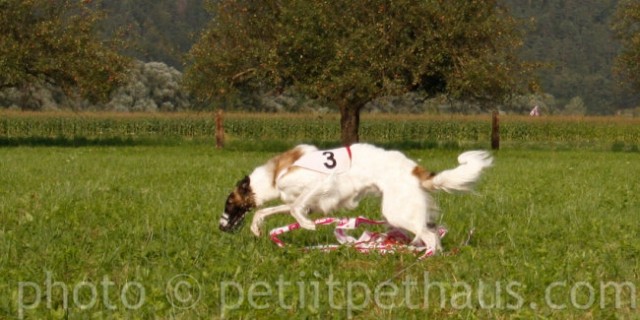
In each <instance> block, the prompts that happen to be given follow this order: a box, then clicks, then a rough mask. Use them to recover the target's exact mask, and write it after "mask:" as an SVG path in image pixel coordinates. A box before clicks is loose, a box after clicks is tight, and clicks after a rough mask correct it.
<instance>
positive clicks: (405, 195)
mask: <svg viewBox="0 0 640 320" xmlns="http://www.w3.org/2000/svg"><path fill="white" fill-rule="evenodd" d="M458 162H459V163H460V165H459V166H458V167H457V168H455V169H450V170H445V171H442V172H440V173H438V174H435V173H430V172H428V171H427V170H425V169H424V168H422V167H421V166H419V165H418V164H416V162H414V161H412V160H411V159H409V158H407V157H406V156H405V155H404V154H402V153H400V152H398V151H388V150H384V149H381V148H378V147H375V146H372V145H369V144H354V145H351V146H350V147H343V148H338V149H333V150H320V151H319V150H318V149H317V148H316V147H314V146H310V145H299V146H297V147H295V148H294V149H292V150H289V151H287V152H285V153H283V154H280V155H278V156H276V157H274V158H272V159H271V160H269V161H268V162H267V163H266V164H264V165H262V166H260V167H257V168H256V169H255V170H254V171H253V172H252V173H251V174H250V175H249V176H246V177H244V179H242V180H240V181H239V182H238V184H237V185H236V188H235V190H234V191H233V192H232V193H231V194H230V195H229V197H228V198H227V201H226V205H225V210H224V213H223V214H222V218H221V219H220V229H221V230H223V231H233V230H235V229H237V227H238V226H240V224H241V222H242V220H243V219H244V216H245V214H246V213H247V212H248V211H249V210H251V209H253V208H257V207H260V206H262V205H263V204H264V203H265V202H266V201H270V200H274V199H278V198H279V199H280V200H282V202H283V203H284V204H282V205H279V206H275V207H270V208H264V209H261V210H258V211H257V212H256V213H255V215H254V217H253V223H252V224H251V231H252V232H253V233H254V234H255V235H256V236H259V235H260V226H261V225H262V223H263V221H264V219H265V218H266V217H268V216H270V215H273V214H277V213H290V214H291V215H292V216H293V217H294V218H295V219H296V220H297V222H298V223H299V224H300V226H301V227H303V228H305V229H315V224H314V223H313V221H312V220H310V219H309V218H308V216H307V214H308V213H310V212H321V213H323V214H328V213H330V212H333V211H335V210H338V209H342V208H345V209H354V208H356V207H357V206H358V203H359V202H360V200H361V199H362V198H363V197H364V196H365V195H368V194H374V195H379V196H381V197H382V215H383V216H384V217H385V219H386V220H387V222H388V223H389V224H390V225H391V226H394V227H397V228H401V229H404V230H407V231H409V232H411V233H413V234H414V235H415V238H414V242H418V241H422V242H423V244H424V245H426V246H427V248H428V249H427V250H428V251H427V252H428V253H431V254H433V253H435V252H436V250H439V249H440V240H439V237H438V235H437V233H436V230H435V228H436V223H435V219H436V217H437V214H438V208H437V206H436V204H435V203H434V201H433V199H432V197H431V196H430V194H429V191H435V190H444V191H446V192H456V191H457V192H466V191H470V190H471V189H472V187H473V185H474V184H475V182H476V181H477V180H478V178H479V177H480V174H481V172H482V170H483V169H484V168H487V167H489V166H491V163H492V157H491V155H490V154H489V153H488V152H486V151H468V152H465V153H462V154H461V155H460V156H458ZM429 251H430V252H429Z"/></svg>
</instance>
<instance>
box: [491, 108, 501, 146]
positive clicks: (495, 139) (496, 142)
mask: <svg viewBox="0 0 640 320" xmlns="http://www.w3.org/2000/svg"><path fill="white" fill-rule="evenodd" d="M491 149H493V150H499V149H500V122H499V120H498V111H493V113H491Z"/></svg>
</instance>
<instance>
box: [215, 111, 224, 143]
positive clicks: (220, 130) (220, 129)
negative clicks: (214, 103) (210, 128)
mask: <svg viewBox="0 0 640 320" xmlns="http://www.w3.org/2000/svg"><path fill="white" fill-rule="evenodd" d="M223 147H224V125H223V121H222V109H218V111H217V112H216V149H222V148H223Z"/></svg>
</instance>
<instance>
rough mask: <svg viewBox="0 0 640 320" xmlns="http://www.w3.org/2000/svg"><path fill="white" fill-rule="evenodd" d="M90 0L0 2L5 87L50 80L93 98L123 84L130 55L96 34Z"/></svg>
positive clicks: (0, 72)
mask: <svg viewBox="0 0 640 320" xmlns="http://www.w3.org/2000/svg"><path fill="white" fill-rule="evenodd" d="M90 2H91V1H77V0H76V1H72V0H60V1H50V0H3V1H0V89H4V88H10V87H13V88H17V89H18V90H22V91H25V90H27V89H25V88H27V87H29V86H32V85H41V84H42V83H47V84H50V85H53V86H56V87H59V88H62V89H63V90H64V91H65V93H66V94H77V95H79V96H82V97H84V98H87V99H89V100H91V101H101V100H106V99H108V97H109V94H110V92H111V91H112V90H113V88H115V87H116V86H117V85H118V84H120V83H122V81H123V79H124V74H125V71H126V69H127V65H128V59H127V58H125V57H123V56H121V55H119V54H118V53H117V52H116V50H114V48H110V47H109V46H108V45H106V44H105V43H104V42H102V41H101V40H100V39H99V38H98V37H97V36H96V30H95V25H96V22H97V21H98V20H99V19H100V18H101V16H100V13H99V12H97V11H95V10H93V9H92V8H90V6H89V3H90Z"/></svg>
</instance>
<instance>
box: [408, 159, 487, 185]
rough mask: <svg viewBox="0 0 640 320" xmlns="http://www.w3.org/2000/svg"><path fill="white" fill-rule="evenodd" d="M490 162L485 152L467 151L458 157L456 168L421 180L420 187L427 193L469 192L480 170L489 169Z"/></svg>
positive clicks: (478, 176)
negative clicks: (436, 191) (441, 191)
mask: <svg viewBox="0 0 640 320" xmlns="http://www.w3.org/2000/svg"><path fill="white" fill-rule="evenodd" d="M492 162H493V158H492V157H491V154H489V152H487V151H467V152H465V153H462V154H461V155H459V156H458V163H460V165H459V166H458V167H456V168H454V169H449V170H445V171H442V172H439V173H437V174H433V175H430V176H429V177H426V179H421V181H420V185H421V186H422V187H423V188H424V189H426V190H428V191H435V190H443V191H446V192H467V191H471V190H472V189H473V186H474V184H475V183H476V181H478V179H479V178H480V174H481V173H482V170H483V169H485V168H487V167H490V166H491V163H492Z"/></svg>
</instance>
